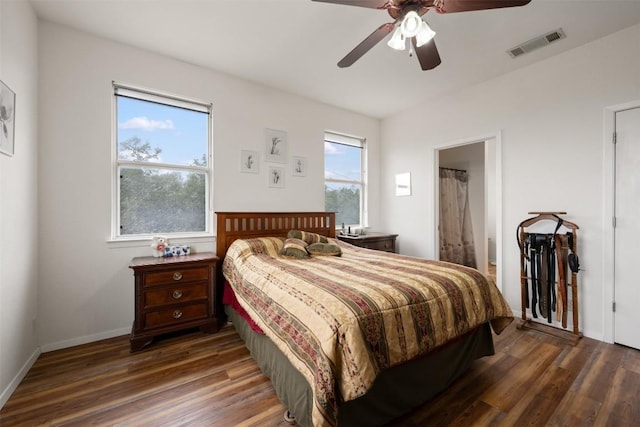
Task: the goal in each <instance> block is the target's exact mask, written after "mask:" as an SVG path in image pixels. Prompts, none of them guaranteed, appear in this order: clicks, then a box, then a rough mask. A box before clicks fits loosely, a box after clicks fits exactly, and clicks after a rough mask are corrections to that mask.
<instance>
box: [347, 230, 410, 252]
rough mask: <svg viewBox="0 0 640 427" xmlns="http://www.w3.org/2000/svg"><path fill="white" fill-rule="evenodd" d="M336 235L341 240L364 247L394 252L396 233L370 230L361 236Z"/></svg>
mask: <svg viewBox="0 0 640 427" xmlns="http://www.w3.org/2000/svg"><path fill="white" fill-rule="evenodd" d="M336 237H337V238H338V239H340V240H342V241H343V242H347V243H351V244H352V245H355V246H360V247H361V248H366V249H375V250H378V251H385V252H395V251H396V237H398V235H397V234H385V233H374V232H370V233H367V234H363V235H361V236H342V235H336Z"/></svg>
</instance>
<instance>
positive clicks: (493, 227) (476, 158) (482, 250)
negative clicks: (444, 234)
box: [434, 133, 502, 289]
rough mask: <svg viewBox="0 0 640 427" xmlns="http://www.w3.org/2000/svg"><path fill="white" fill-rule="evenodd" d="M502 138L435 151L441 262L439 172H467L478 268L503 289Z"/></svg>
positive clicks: (455, 143)
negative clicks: (442, 169)
mask: <svg viewBox="0 0 640 427" xmlns="http://www.w3.org/2000/svg"><path fill="white" fill-rule="evenodd" d="M500 141H501V140H500V134H499V133H498V134H496V135H488V136H486V137H479V138H474V139H470V140H465V141H459V142H454V143H449V144H444V145H442V146H439V147H437V148H436V149H435V155H434V159H435V163H436V165H435V177H434V182H435V187H436V191H435V196H436V197H435V216H436V221H435V226H436V232H435V234H434V235H435V243H434V247H435V249H436V258H438V259H439V258H440V245H439V242H440V185H439V179H440V178H439V177H440V168H441V167H443V168H450V169H457V170H466V171H467V173H468V180H469V183H468V186H469V205H470V210H471V222H472V225H473V236H474V248H475V253H476V261H477V266H478V269H479V270H480V271H482V272H483V273H490V274H491V275H493V276H494V279H495V280H496V284H497V286H498V288H499V289H502V272H501V257H502V235H501V234H502V233H501V221H502V218H501V207H500V206H501V174H502V171H501V162H500V158H501V143H500Z"/></svg>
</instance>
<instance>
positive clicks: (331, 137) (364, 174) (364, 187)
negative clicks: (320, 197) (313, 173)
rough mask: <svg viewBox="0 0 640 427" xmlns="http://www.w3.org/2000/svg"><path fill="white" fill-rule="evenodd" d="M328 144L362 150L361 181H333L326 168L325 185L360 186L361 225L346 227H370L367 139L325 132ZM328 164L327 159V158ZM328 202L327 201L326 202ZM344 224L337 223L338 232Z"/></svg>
mask: <svg viewBox="0 0 640 427" xmlns="http://www.w3.org/2000/svg"><path fill="white" fill-rule="evenodd" d="M326 142H330V143H333V144H341V145H348V146H351V147H356V148H360V149H361V150H362V151H361V155H360V180H350V179H332V178H327V177H326V166H325V170H324V174H325V177H324V184H325V185H326V184H327V183H335V184H351V185H358V186H360V188H361V191H360V223H359V224H345V226H351V227H362V228H365V227H368V217H369V208H368V201H369V197H368V189H369V188H368V169H367V165H368V150H367V139H366V138H364V137H359V136H353V135H347V134H344V133H340V132H334V131H325V132H324V138H323V144H324V143H326ZM325 162H326V158H325ZM325 202H326V200H325ZM341 227H342V224H338V223H337V222H336V230H337V229H340V228H341Z"/></svg>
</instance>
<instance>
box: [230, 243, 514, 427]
mask: <svg viewBox="0 0 640 427" xmlns="http://www.w3.org/2000/svg"><path fill="white" fill-rule="evenodd" d="M333 242H335V243H337V244H339V245H340V246H341V248H342V251H343V253H342V256H341V257H335V256H314V257H311V258H307V259H294V258H286V257H282V256H279V255H278V252H279V250H280V248H282V245H283V239H280V238H273V237H271V238H270V237H264V238H258V239H249V240H237V241H235V242H234V243H233V244H232V245H231V246H230V247H229V250H228V252H227V255H226V257H225V260H224V263H223V274H224V276H225V278H226V279H227V280H228V281H229V283H230V285H231V287H232V288H233V290H234V291H235V294H236V297H237V298H238V301H239V302H240V305H241V306H242V307H243V308H244V309H245V310H246V311H247V312H248V313H249V315H250V316H251V317H252V318H253V319H254V321H255V322H256V324H257V325H258V326H259V327H260V328H261V329H262V330H263V331H264V332H265V334H266V335H267V336H268V337H269V338H270V339H271V340H272V341H273V342H274V343H275V344H276V345H277V347H278V348H279V349H280V350H281V351H282V352H283V353H284V354H285V355H286V356H287V357H288V358H289V359H290V360H291V362H292V364H293V365H294V366H295V367H296V368H297V369H298V370H299V371H300V372H301V373H302V374H303V375H304V376H305V378H306V379H307V381H308V382H309V384H310V385H311V387H312V390H313V394H314V410H313V414H312V417H313V424H314V426H325V425H335V423H336V419H337V410H338V402H339V401H341V400H344V401H349V400H352V399H355V398H357V397H360V396H362V395H363V394H364V393H366V392H367V390H368V389H369V388H370V387H371V386H372V384H373V382H374V380H375V378H376V375H377V374H378V373H379V372H381V371H382V370H384V369H386V368H389V367H391V366H395V365H398V364H400V363H403V362H406V361H408V360H410V359H412V358H415V357H418V356H420V355H423V354H426V353H428V352H429V351H430V350H433V349H434V348H436V347H438V346H440V345H442V344H444V343H446V342H447V341H450V340H452V339H454V338H456V337H458V336H460V335H463V334H465V333H466V332H469V331H470V330H472V329H474V328H475V327H477V326H478V325H481V324H483V323H485V322H488V321H489V322H491V325H492V327H493V329H494V331H495V332H496V333H500V332H501V331H502V330H503V329H504V328H505V327H506V326H507V325H508V324H509V323H510V322H511V321H512V320H513V317H512V313H511V309H510V308H509V306H508V305H507V303H506V301H505V300H504V298H503V297H502V295H501V294H500V292H499V291H498V289H497V288H496V286H495V284H494V282H493V281H492V280H491V279H488V278H487V277H486V276H484V275H483V274H481V273H479V272H478V271H477V270H474V269H471V268H467V267H463V266H459V265H455V264H449V263H444V262H439V261H429V260H424V259H419V258H413V257H408V256H403V255H398V254H389V253H386V252H380V251H373V250H368V249H362V248H357V247H355V246H352V245H349V244H346V243H343V242H341V241H339V240H335V241H333Z"/></svg>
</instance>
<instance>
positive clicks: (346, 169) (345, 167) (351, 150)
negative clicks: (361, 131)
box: [324, 141, 362, 180]
mask: <svg viewBox="0 0 640 427" xmlns="http://www.w3.org/2000/svg"><path fill="white" fill-rule="evenodd" d="M361 153H362V149H360V148H357V147H352V146H349V145H343V144H334V143H329V142H326V141H325V143H324V161H325V162H324V171H325V174H324V177H325V178H332V179H350V180H360V179H361V162H360V154H361Z"/></svg>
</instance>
